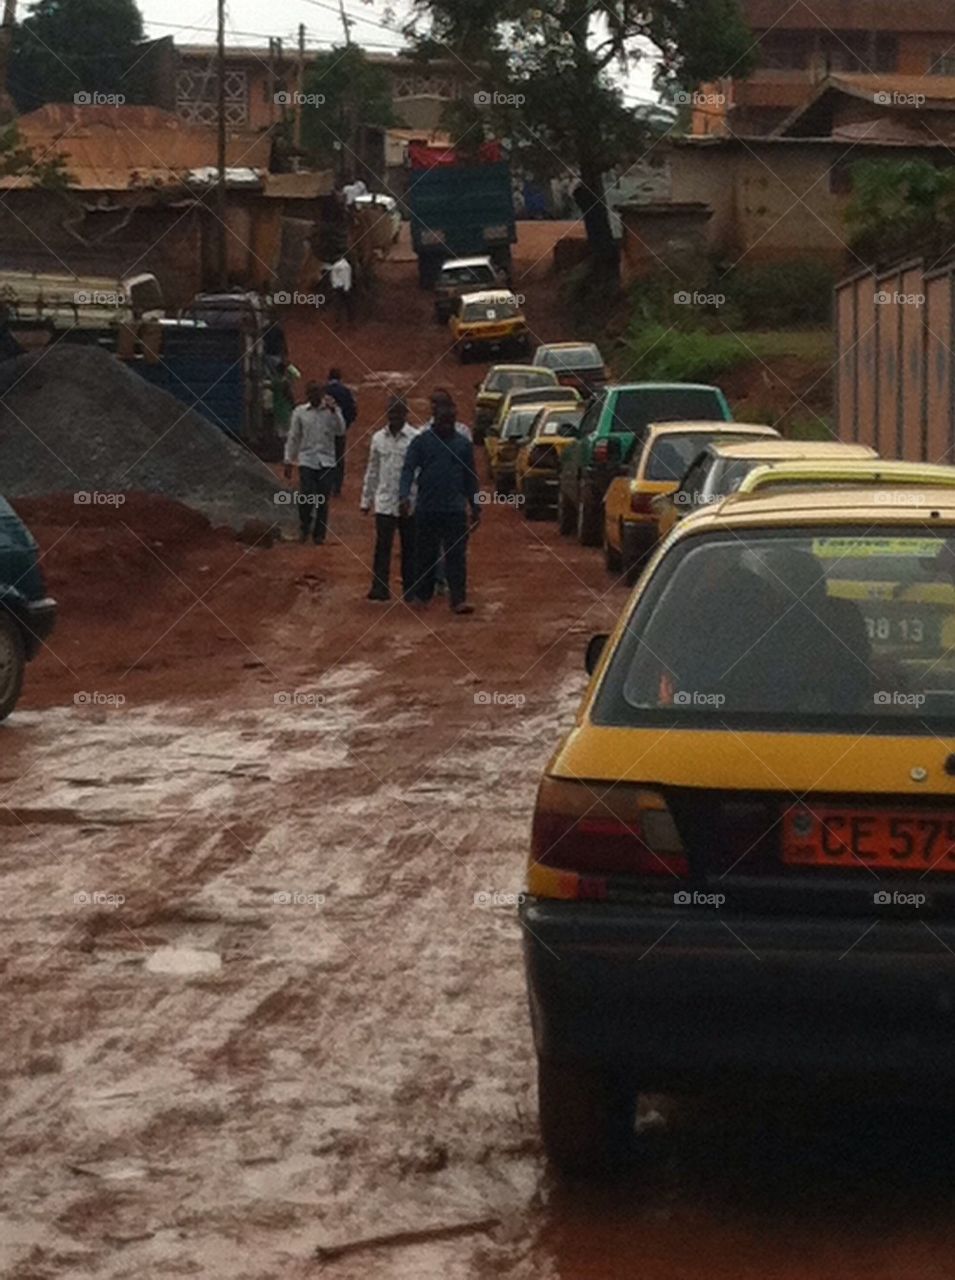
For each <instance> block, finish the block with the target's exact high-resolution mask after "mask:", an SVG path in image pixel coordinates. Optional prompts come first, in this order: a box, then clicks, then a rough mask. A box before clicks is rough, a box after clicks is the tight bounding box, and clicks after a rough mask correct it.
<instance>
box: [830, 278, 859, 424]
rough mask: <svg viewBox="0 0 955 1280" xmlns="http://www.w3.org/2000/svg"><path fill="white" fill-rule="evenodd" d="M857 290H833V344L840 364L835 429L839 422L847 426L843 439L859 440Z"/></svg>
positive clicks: (837, 370)
mask: <svg viewBox="0 0 955 1280" xmlns="http://www.w3.org/2000/svg"><path fill="white" fill-rule="evenodd" d="M857 302H858V290H857V289H856V288H855V282H853V284H852V287H851V288H841V289H837V290H836V305H835V319H836V341H837V343H838V349H839V361H838V363H837V365H836V430H837V431H838V430H839V426H840V424H841V423H843V422H846V423H848V424H849V434H848V435H846V436H845V437H843V438H844V439H846V440H856V439H858V430H859V403H858V394H859V322H858V314H857V305H856V304H857Z"/></svg>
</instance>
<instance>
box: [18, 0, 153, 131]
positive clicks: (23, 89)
mask: <svg viewBox="0 0 955 1280" xmlns="http://www.w3.org/2000/svg"><path fill="white" fill-rule="evenodd" d="M142 39H143V20H142V14H141V13H140V11H139V8H138V6H137V5H136V0H37V3H35V4H33V5H32V6H31V7H30V11H29V14H28V16H27V17H26V18H25V19H24V20H23V22H21V23H19V24H18V25H17V27H16V28H15V30H14V35H13V46H12V48H11V51H10V66H9V71H8V76H7V87H8V89H9V91H10V94H11V96H12V98H13V100H14V102H15V103H16V105H17V108H18V109H19V110H20V111H21V112H27V111H33V110H35V109H36V108H37V107H41V106H42V105H43V104H44V103H45V102H73V101H74V96H75V95H76V94H78V93H87V94H91V95H92V94H113V95H122V96H123V98H125V100H126V101H129V102H136V101H141V100H142V99H143V97H144V96H145V94H144V91H143V88H142V84H141V80H142V74H143V73H142V67H141V58H142V50H141V49H140V48H137V46H138V45H139V42H140V41H141V40H142ZM137 66H138V69H139V76H138V77H137Z"/></svg>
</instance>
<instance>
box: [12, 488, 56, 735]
mask: <svg viewBox="0 0 955 1280" xmlns="http://www.w3.org/2000/svg"><path fill="white" fill-rule="evenodd" d="M55 622H56V603H55V602H54V601H53V600H51V599H50V598H49V597H48V596H47V594H46V583H45V581H44V579H43V570H42V569H41V568H40V556H39V552H38V550H37V545H36V542H35V541H34V539H33V537H32V536H31V534H30V533H29V531H28V530H27V527H26V525H25V524H24V523H23V521H22V520H21V519H20V517H19V516H18V515H17V513H16V512H15V511H14V509H13V508H12V507H11V506H10V504H9V503H8V502H6V501H5V500H4V499H3V498H0V720H5V719H6V718H7V716H8V715H9V714H10V712H11V711H12V710H13V708H14V707H15V706H16V705H17V701H18V699H19V697H20V691H21V689H22V688H23V672H24V668H25V667H26V664H27V663H28V662H29V661H30V659H31V658H34V657H36V655H37V653H38V652H39V650H40V646H41V644H42V643H43V641H44V640H45V639H46V637H47V636H48V635H49V634H50V632H51V631H52V630H53V626H54V623H55Z"/></svg>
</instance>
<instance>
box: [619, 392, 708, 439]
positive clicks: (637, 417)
mask: <svg viewBox="0 0 955 1280" xmlns="http://www.w3.org/2000/svg"><path fill="white" fill-rule="evenodd" d="M681 420H686V421H693V422H724V421H725V420H726V410H725V409H724V407H723V400H722V397H721V396H720V395H719V393H718V392H717V391H716V390H715V388H712V387H633V388H631V389H630V390H629V391H618V392H617V394H616V395H615V396H614V400H613V427H612V430H614V431H637V432H641V431H645V430H646V428H647V427H648V426H649V425H650V423H651V422H679V421H681Z"/></svg>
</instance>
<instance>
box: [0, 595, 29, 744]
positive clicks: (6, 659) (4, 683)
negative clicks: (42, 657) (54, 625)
mask: <svg viewBox="0 0 955 1280" xmlns="http://www.w3.org/2000/svg"><path fill="white" fill-rule="evenodd" d="M25 668H26V654H25V652H24V649H23V633H22V631H21V630H20V628H19V626H18V625H17V623H16V621H15V620H14V619H13V618H12V617H11V615H10V614H9V613H7V612H6V611H5V610H2V609H0V720H6V718H7V716H8V715H9V714H10V712H11V711H12V710H13V708H14V707H15V706H16V705H17V702H18V701H19V699H20V693H21V690H22V689H23V672H24V669H25Z"/></svg>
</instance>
